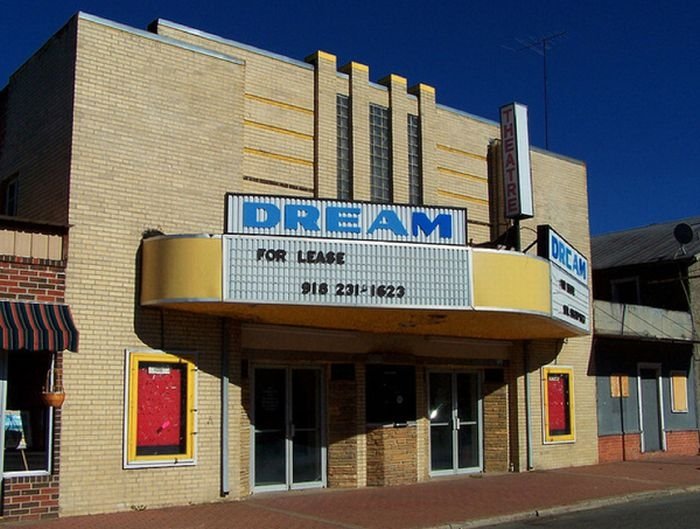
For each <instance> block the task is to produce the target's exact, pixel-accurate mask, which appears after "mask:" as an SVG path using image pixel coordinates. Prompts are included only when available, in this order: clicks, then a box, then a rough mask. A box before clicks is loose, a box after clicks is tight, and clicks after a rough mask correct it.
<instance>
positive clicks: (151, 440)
mask: <svg viewBox="0 0 700 529" xmlns="http://www.w3.org/2000/svg"><path fill="white" fill-rule="evenodd" d="M183 391H184V387H183V372H182V369H180V368H179V366H176V365H172V364H170V365H168V364H161V363H159V364H155V365H154V364H141V365H140V366H139V370H138V413H137V420H136V424H137V433H136V446H137V447H139V448H141V447H173V446H175V447H179V446H180V444H181V441H182V435H181V432H182V430H183V428H182V427H183V421H184V416H183V413H182V411H183V410H182V403H183Z"/></svg>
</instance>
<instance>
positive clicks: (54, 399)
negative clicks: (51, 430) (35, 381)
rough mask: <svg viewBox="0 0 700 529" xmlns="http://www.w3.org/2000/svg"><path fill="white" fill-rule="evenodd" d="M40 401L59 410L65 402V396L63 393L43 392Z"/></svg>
mask: <svg viewBox="0 0 700 529" xmlns="http://www.w3.org/2000/svg"><path fill="white" fill-rule="evenodd" d="M41 400H43V401H44V404H45V405H46V406H51V407H52V408H60V407H61V406H63V401H64V400H66V394H65V393H64V392H63V391H44V392H42V393H41Z"/></svg>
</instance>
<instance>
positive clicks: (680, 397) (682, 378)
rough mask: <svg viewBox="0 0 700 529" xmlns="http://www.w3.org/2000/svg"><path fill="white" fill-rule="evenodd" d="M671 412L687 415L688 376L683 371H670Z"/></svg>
mask: <svg viewBox="0 0 700 529" xmlns="http://www.w3.org/2000/svg"><path fill="white" fill-rule="evenodd" d="M670 375H671V411H672V412H674V413H688V375H687V374H686V373H685V371H671V373H670Z"/></svg>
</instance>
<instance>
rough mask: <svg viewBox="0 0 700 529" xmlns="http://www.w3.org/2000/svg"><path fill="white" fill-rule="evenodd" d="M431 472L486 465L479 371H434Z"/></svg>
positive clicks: (476, 468)
mask: <svg viewBox="0 0 700 529" xmlns="http://www.w3.org/2000/svg"><path fill="white" fill-rule="evenodd" d="M428 386H429V388H428V400H429V402H428V410H429V419H430V472H431V474H433V475H440V474H454V473H458V472H475V471H480V470H481V468H482V451H481V398H480V393H479V391H480V390H479V378H478V375H477V374H476V373H460V372H448V373H430V374H429V379H428Z"/></svg>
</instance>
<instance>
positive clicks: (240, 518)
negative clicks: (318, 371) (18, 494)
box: [5, 457, 700, 529]
mask: <svg viewBox="0 0 700 529" xmlns="http://www.w3.org/2000/svg"><path fill="white" fill-rule="evenodd" d="M683 490H700V457H660V458H656V459H646V460H641V461H629V462H624V463H608V464H604V465H595V466H586V467H571V468H565V469H558V470H549V471H534V472H529V473H520V474H497V475H484V476H479V477H476V476H474V477H470V476H460V477H455V478H443V479H434V480H432V481H430V482H426V483H420V484H416V485H406V486H398V487H385V488H366V489H357V490H337V489H333V490H321V491H318V490H316V491H300V492H288V493H280V494H265V495H256V496H253V497H251V498H249V499H246V500H244V501H233V502H220V503H210V504H205V505H193V506H186V507H173V508H167V509H153V510H145V511H140V512H123V513H114V514H98V515H90V516H78V517H67V518H61V519H58V520H51V521H45V522H41V523H26V522H24V523H7V524H5V526H6V527H14V526H21V527H22V528H23V529H34V528H35V529H117V528H119V529H278V528H279V529H419V528H434V527H459V526H466V525H467V524H469V525H470V526H474V525H478V524H479V523H480V522H479V521H483V520H491V521H497V520H499V519H509V518H512V517H526V516H534V513H535V512H539V513H547V512H555V511H559V510H570V509H571V510H573V509H580V508H590V507H594V506H596V505H599V504H601V505H602V504H607V503H615V502H622V501H629V500H631V499H634V498H639V497H644V495H648V494H667V493H670V492H677V491H683ZM449 524H454V525H452V526H450V525H449Z"/></svg>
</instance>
